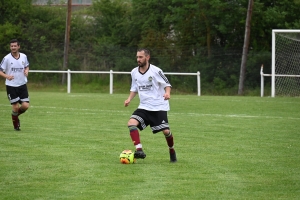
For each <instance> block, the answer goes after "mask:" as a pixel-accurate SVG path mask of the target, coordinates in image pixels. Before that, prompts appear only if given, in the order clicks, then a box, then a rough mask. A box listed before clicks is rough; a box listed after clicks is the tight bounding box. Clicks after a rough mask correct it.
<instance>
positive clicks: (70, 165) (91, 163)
mask: <svg viewBox="0 0 300 200" xmlns="http://www.w3.org/2000/svg"><path fill="white" fill-rule="evenodd" d="M126 97H127V94H114V95H109V94H97V93H73V94H66V93H51V92H31V93H30V98H31V108H30V109H29V110H28V112H27V113H25V114H24V115H22V116H20V119H21V129H22V130H21V131H20V132H16V131H14V130H13V128H12V124H11V119H10V113H11V108H10V105H9V102H8V100H7V99H6V95H5V92H4V91H3V90H2V91H1V92H0V107H1V109H0V119H1V129H0V188H1V190H0V199H14V200H15V199H30V200H32V199H299V198H300V135H299V130H300V125H299V124H300V99H299V98H268V97H264V98H260V97H234V96H226V97H225V96H222V97H221V96H201V97H198V96H196V95H173V96H172V99H171V102H170V103H171V111H170V112H169V121H170V126H171V129H172V132H173V134H174V138H175V149H176V151H177V156H178V162H177V163H175V164H170V163H169V155H168V149H167V145H166V141H165V139H164V137H163V135H162V134H161V133H159V134H157V135H153V134H152V133H151V130H150V128H147V129H146V130H145V131H143V132H141V140H142V143H143V147H144V150H145V153H146V154H147V158H146V159H145V160H138V162H137V163H136V164H133V165H122V164H120V163H119V160H118V157H119V154H120V153H121V151H122V150H124V149H132V150H134V147H133V145H132V143H131V140H130V137H129V132H128V129H127V126H126V125H127V120H128V118H129V117H130V115H131V113H132V111H133V110H134V109H135V108H136V107H137V105H138V99H137V98H136V99H135V100H134V101H133V102H132V104H131V105H130V106H129V107H127V108H125V107H124V106H123V102H124V100H125V98H126Z"/></svg>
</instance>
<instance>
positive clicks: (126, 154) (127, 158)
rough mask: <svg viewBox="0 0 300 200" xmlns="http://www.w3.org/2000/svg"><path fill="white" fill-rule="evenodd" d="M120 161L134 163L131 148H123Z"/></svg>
mask: <svg viewBox="0 0 300 200" xmlns="http://www.w3.org/2000/svg"><path fill="white" fill-rule="evenodd" d="M120 162H121V163H122V164H133V163H135V158H134V153H133V152H132V151H131V150H124V151H122V153H121V154H120Z"/></svg>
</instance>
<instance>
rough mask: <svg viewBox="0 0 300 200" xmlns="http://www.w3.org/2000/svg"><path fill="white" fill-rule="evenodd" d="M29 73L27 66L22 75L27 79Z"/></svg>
mask: <svg viewBox="0 0 300 200" xmlns="http://www.w3.org/2000/svg"><path fill="white" fill-rule="evenodd" d="M28 72H29V66H27V67H26V68H25V69H24V75H25V76H26V77H27V76H28Z"/></svg>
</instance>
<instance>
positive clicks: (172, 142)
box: [162, 129, 177, 162]
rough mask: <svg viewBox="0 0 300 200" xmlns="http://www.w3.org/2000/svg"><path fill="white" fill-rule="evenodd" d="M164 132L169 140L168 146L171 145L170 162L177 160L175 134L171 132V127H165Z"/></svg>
mask: <svg viewBox="0 0 300 200" xmlns="http://www.w3.org/2000/svg"><path fill="white" fill-rule="evenodd" d="M162 132H163V134H164V136H165V138H166V141H167V144H168V147H169V153H170V162H177V157H176V152H175V149H174V139H173V134H172V133H171V131H170V129H165V130H163V131H162Z"/></svg>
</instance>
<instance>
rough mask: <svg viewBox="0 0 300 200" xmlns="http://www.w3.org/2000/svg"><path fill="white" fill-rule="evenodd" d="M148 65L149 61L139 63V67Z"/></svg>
mask: <svg viewBox="0 0 300 200" xmlns="http://www.w3.org/2000/svg"><path fill="white" fill-rule="evenodd" d="M146 65H147V61H146V60H145V61H144V62H138V66H139V67H145V66H146Z"/></svg>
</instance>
